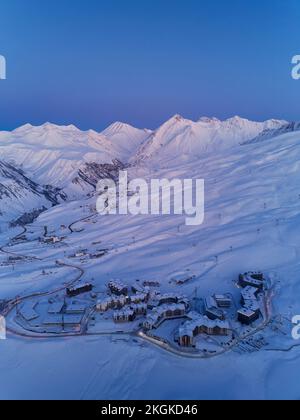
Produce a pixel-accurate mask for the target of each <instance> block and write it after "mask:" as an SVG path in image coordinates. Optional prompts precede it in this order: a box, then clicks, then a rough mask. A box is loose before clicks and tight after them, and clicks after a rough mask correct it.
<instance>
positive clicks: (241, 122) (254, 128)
mask: <svg viewBox="0 0 300 420" xmlns="http://www.w3.org/2000/svg"><path fill="white" fill-rule="evenodd" d="M286 124H287V122H286V121H279V120H268V121H265V122H254V121H249V120H247V119H243V118H240V117H233V118H230V119H228V120H226V121H220V120H218V119H216V118H207V117H203V118H201V119H200V120H199V121H196V122H194V121H191V120H188V119H185V118H183V117H181V116H180V115H175V116H174V117H172V118H171V119H170V120H169V121H167V122H166V123H165V124H163V125H162V126H161V127H160V128H159V129H158V130H156V131H155V132H154V133H153V134H152V135H151V137H150V138H149V140H148V141H147V142H145V143H144V144H143V145H142V146H141V147H140V149H139V150H138V152H137V154H136V156H134V158H133V162H136V163H138V162H143V161H146V160H149V159H151V160H152V161H155V162H156V163H157V161H159V162H168V161H173V160H174V159H180V160H181V161H184V160H190V159H195V158H196V159H197V158H199V157H200V156H202V155H203V154H206V153H208V152H216V151H220V150H224V149H227V148H230V147H233V146H236V145H240V144H242V143H243V142H245V141H247V140H250V139H253V138H254V137H257V136H258V135H259V134H260V133H262V132H264V131H265V130H271V129H279V128H280V127H282V126H283V125H286Z"/></svg>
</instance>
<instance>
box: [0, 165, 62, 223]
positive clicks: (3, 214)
mask: <svg viewBox="0 0 300 420" xmlns="http://www.w3.org/2000/svg"><path fill="white" fill-rule="evenodd" d="M63 200H65V196H64V194H63V193H62V192H61V191H60V190H59V189H57V188H52V187H50V186H44V187H42V186H40V185H38V184H37V183H36V182H34V181H32V180H31V179H29V178H28V177H27V176H26V175H25V174H24V172H23V171H22V170H20V169H19V168H15V167H13V166H12V165H10V164H8V163H5V162H2V161H1V160H0V226H1V227H2V228H3V226H4V225H5V224H6V223H8V222H11V221H13V220H14V219H17V218H18V217H19V216H20V215H22V214H24V213H25V212H30V211H33V210H38V209H41V208H49V207H51V206H53V205H56V204H58V203H60V202H62V201H63Z"/></svg>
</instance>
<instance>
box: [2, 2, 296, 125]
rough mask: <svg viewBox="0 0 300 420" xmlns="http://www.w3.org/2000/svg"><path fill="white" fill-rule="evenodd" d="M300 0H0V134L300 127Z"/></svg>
mask: <svg viewBox="0 0 300 420" xmlns="http://www.w3.org/2000/svg"><path fill="white" fill-rule="evenodd" d="M299 22H300V2H299V0H252V1H251V2H250V1H246V0H226V1H224V0H185V1H184V0H142V1H141V0H126V1H125V0H86V1H83V0H72V1H71V0H43V1H40V0H26V1H24V0H2V1H1V5H0V55H4V56H5V57H6V60H7V77H8V79H7V80H6V81H2V80H1V81H0V130H1V129H13V128H15V127H17V126H19V125H21V124H23V123H26V122H30V123H32V124H41V123H44V122H45V121H51V122H55V123H58V124H69V123H74V124H76V125H77V126H79V127H80V128H83V129H87V128H94V129H96V130H102V129H103V128H105V127H106V126H107V125H108V124H110V123H111V122H113V121H116V120H120V121H125V122H128V123H131V124H133V125H135V126H138V127H148V128H155V127H156V126H158V125H160V124H161V123H162V122H163V121H164V120H166V119H167V118H169V117H170V116H172V115H173V114H175V113H179V114H182V115H184V116H185V117H188V118H192V119H198V118H199V117H200V116H202V115H208V116H217V117H219V118H227V117H230V116H233V115H236V114H239V115H241V116H243V117H247V118H250V119H258V120H262V119H267V118H271V117H275V118H285V119H288V120H300V112H299V111H300V109H299V108H300V107H299V100H300V81H294V80H293V79H292V78H291V69H292V65H291V59H292V56H294V55H296V54H300V30H299Z"/></svg>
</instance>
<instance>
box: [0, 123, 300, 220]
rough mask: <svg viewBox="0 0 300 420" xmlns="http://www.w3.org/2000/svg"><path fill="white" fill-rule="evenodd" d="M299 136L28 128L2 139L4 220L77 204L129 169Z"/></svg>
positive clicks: (199, 127) (245, 127) (282, 127)
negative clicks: (105, 180) (103, 181)
mask: <svg viewBox="0 0 300 420" xmlns="http://www.w3.org/2000/svg"><path fill="white" fill-rule="evenodd" d="M298 129H300V126H299V124H298V125H297V124H295V123H288V122H287V121H282V120H268V121H265V122H254V121H249V120H247V119H243V118H240V117H234V118H230V119H228V120H225V121H221V120H218V119H216V118H207V117H202V118H200V119H199V121H196V122H195V121H191V120H188V119H185V118H183V117H181V116H179V115H175V116H174V117H172V118H171V119H170V120H168V121H167V122H165V123H164V124H163V125H162V126H161V127H159V128H158V129H157V130H154V131H153V130H148V129H137V128H135V127H132V126H130V125H128V124H124V123H121V122H117V123H114V124H112V125H111V126H109V127H108V128H107V129H106V130H104V131H103V132H101V133H97V132H96V131H93V130H89V131H81V130H79V129H78V128H76V127H75V126H74V125H70V126H58V125H54V124H50V123H46V124H44V125H42V126H39V127H35V126H32V125H30V124H26V125H24V126H22V127H20V128H18V129H16V130H14V131H11V132H7V131H2V132H0V215H1V221H2V222H5V223H7V222H8V221H12V220H16V218H18V217H19V216H21V215H22V214H23V213H25V212H30V211H34V210H36V209H38V208H49V207H50V206H52V205H56V204H58V203H61V202H63V201H65V200H74V199H79V198H81V197H82V196H84V195H87V194H89V193H91V192H93V191H94V188H95V185H96V183H97V181H98V180H99V179H100V178H103V177H107V176H112V177H115V176H116V174H117V172H118V170H119V169H120V168H124V167H125V166H127V165H130V166H137V167H141V166H143V165H145V166H147V167H149V166H150V167H152V166H153V167H154V168H155V167H162V166H167V165H168V164H169V163H172V164H174V162H177V163H178V165H179V166H180V164H181V163H184V162H189V161H194V160H197V159H199V158H201V156H203V155H207V154H210V153H214V152H216V151H222V150H225V149H229V148H232V147H237V146H240V145H243V144H245V143H249V142H254V143H255V142H257V141H263V140H267V139H269V138H271V137H275V136H278V135H281V134H284V133H287V132H290V131H295V130H298Z"/></svg>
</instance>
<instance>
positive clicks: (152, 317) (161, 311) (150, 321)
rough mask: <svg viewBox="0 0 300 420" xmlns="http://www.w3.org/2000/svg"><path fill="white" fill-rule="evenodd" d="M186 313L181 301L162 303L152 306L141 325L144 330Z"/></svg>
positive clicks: (156, 326)
mask: <svg viewBox="0 0 300 420" xmlns="http://www.w3.org/2000/svg"><path fill="white" fill-rule="evenodd" d="M185 315H186V306H185V305H184V304H183V303H171V304H164V305H162V306H158V307H156V308H154V309H153V310H152V311H151V313H150V314H149V315H148V316H147V318H146V320H145V322H144V323H143V327H144V328H145V329H146V330H152V329H154V328H158V327H159V325H160V324H161V323H162V322H164V321H166V320H168V319H176V318H182V317H184V316H185Z"/></svg>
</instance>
